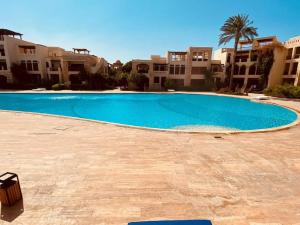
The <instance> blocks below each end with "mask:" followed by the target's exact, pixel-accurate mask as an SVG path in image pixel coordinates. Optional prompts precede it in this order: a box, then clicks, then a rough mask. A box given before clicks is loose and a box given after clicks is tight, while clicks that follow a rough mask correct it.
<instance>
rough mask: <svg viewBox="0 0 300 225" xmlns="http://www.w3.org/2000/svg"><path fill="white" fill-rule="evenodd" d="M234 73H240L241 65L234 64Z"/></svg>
mask: <svg viewBox="0 0 300 225" xmlns="http://www.w3.org/2000/svg"><path fill="white" fill-rule="evenodd" d="M233 74H235V75H238V74H239V66H238V65H234V70H233Z"/></svg>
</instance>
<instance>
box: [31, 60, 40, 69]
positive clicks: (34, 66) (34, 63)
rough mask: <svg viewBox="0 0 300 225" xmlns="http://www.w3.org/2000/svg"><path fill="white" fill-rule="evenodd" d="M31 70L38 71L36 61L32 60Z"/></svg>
mask: <svg viewBox="0 0 300 225" xmlns="http://www.w3.org/2000/svg"><path fill="white" fill-rule="evenodd" d="M32 67H33V71H39V65H38V62H37V61H35V60H34V61H33V63H32Z"/></svg>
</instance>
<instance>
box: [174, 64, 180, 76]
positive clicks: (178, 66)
mask: <svg viewBox="0 0 300 225" xmlns="http://www.w3.org/2000/svg"><path fill="white" fill-rule="evenodd" d="M179 71H180V65H175V74H179Z"/></svg>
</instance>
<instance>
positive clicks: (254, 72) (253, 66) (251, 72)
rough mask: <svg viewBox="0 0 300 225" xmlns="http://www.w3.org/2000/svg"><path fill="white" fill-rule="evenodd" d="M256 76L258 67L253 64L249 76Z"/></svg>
mask: <svg viewBox="0 0 300 225" xmlns="http://www.w3.org/2000/svg"><path fill="white" fill-rule="evenodd" d="M255 74H256V65H255V64H253V65H251V66H250V68H249V75H255Z"/></svg>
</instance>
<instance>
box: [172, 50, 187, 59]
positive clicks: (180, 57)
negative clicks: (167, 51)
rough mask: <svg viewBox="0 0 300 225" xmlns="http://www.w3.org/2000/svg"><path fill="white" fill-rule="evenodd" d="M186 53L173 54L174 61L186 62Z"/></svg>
mask: <svg viewBox="0 0 300 225" xmlns="http://www.w3.org/2000/svg"><path fill="white" fill-rule="evenodd" d="M185 55H186V53H185V52H171V60H172V61H185Z"/></svg>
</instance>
